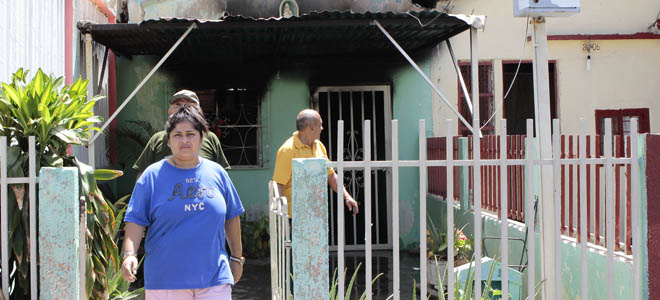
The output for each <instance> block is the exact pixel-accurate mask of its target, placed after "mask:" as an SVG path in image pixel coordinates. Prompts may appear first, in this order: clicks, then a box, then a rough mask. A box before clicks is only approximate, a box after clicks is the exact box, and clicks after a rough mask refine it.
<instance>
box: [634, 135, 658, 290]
mask: <svg viewBox="0 0 660 300" xmlns="http://www.w3.org/2000/svg"><path fill="white" fill-rule="evenodd" d="M640 140H644V137H642V138H640ZM645 140H646V145H645V146H646V147H641V146H640V147H639V149H640V151H643V153H642V154H641V157H643V158H644V159H645V160H646V164H645V165H644V164H642V167H641V168H640V172H641V173H642V174H641V175H642V176H640V183H641V184H642V192H641V193H640V196H641V197H640V198H641V200H642V203H641V211H640V212H641V214H640V216H641V221H640V223H639V225H640V226H641V229H642V230H641V236H642V239H644V238H645V237H646V238H647V239H648V240H646V243H644V241H642V243H641V248H642V249H641V251H642V258H645V257H644V256H647V257H646V261H644V260H642V262H643V263H642V268H641V269H642V277H641V281H642V299H646V298H645V296H646V295H647V294H646V292H647V291H648V299H658V298H659V297H660V251H659V250H660V156H659V155H658V153H660V152H659V151H660V135H657V134H647V135H646V138H645ZM645 225H646V226H645ZM645 227H646V228H645ZM644 262H646V264H644ZM647 288H648V290H647Z"/></svg>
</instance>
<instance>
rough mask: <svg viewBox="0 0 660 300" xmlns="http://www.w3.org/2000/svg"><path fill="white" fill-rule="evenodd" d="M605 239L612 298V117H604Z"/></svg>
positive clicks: (608, 293)
mask: <svg viewBox="0 0 660 300" xmlns="http://www.w3.org/2000/svg"><path fill="white" fill-rule="evenodd" d="M603 149H604V150H605V178H606V179H605V201H606V202H605V219H606V220H607V222H605V226H606V228H605V241H606V244H607V247H606V248H607V298H608V299H610V300H612V299H614V197H613V196H614V174H613V172H614V170H613V166H612V119H609V118H607V119H605V141H604V145H603Z"/></svg>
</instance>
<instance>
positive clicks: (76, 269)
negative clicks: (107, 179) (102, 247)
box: [38, 167, 83, 299]
mask: <svg viewBox="0 0 660 300" xmlns="http://www.w3.org/2000/svg"><path fill="white" fill-rule="evenodd" d="M78 188H79V185H78V169H76V168H70V167H68V168H41V171H40V172H39V212H38V220H39V231H38V232H39V291H40V295H39V299H80V284H81V280H83V279H82V278H81V273H80V260H79V256H78V253H79V241H80V225H79V223H78V222H79V215H80V209H79V202H78V201H79V200H78V198H79V195H78Z"/></svg>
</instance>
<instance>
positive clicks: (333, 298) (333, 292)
mask: <svg viewBox="0 0 660 300" xmlns="http://www.w3.org/2000/svg"><path fill="white" fill-rule="evenodd" d="M361 266H362V263H359V264H358V266H357V268H355V271H354V272H353V276H351V280H349V282H348V288H347V289H346V294H345V295H344V299H351V291H353V285H354V284H355V280H356V279H357V275H358V272H359V271H360V267H361ZM347 270H348V269H347V268H345V269H344V278H346V271H347ZM381 276H383V273H379V274H378V275H376V277H374V278H373V279H371V285H373V284H374V283H376V281H377V280H378V279H379V278H380V277H381ZM338 288H339V278H337V268H335V271H334V272H333V273H332V286H331V288H330V292H329V293H328V299H329V300H337V293H338V291H337V289H338ZM366 298H367V291H366V290H365V291H364V292H362V295H360V298H359V300H364V299H366Z"/></svg>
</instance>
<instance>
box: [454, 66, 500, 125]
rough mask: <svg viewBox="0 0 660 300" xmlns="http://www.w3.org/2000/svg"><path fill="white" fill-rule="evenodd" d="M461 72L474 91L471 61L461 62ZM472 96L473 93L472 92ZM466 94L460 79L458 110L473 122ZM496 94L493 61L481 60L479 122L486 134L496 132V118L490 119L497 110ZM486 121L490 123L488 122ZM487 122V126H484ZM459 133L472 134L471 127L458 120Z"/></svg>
mask: <svg viewBox="0 0 660 300" xmlns="http://www.w3.org/2000/svg"><path fill="white" fill-rule="evenodd" d="M459 66H460V68H461V74H462V75H463V80H464V81H465V86H466V87H467V90H468V93H472V75H471V69H470V62H469V61H466V62H461V63H459ZM470 96H472V94H470ZM465 99H466V98H465V95H464V94H463V88H462V87H461V83H460V81H459V82H458V110H459V112H460V113H461V115H462V116H463V118H465V120H467V121H468V122H470V124H471V123H472V114H471V113H470V109H469V107H468V105H467V104H466V100H465ZM494 102H495V94H494V90H493V63H492V62H489V61H488V62H479V122H480V124H481V126H483V129H482V133H483V134H484V135H492V134H495V121H494V120H495V118H492V119H491V120H490V121H488V119H489V118H490V117H491V115H492V114H493V113H494V112H495V104H494ZM486 121H488V123H487V124H486ZM484 124H485V126H484ZM458 133H459V135H461V136H468V135H471V134H472V132H470V129H468V128H467V127H465V125H464V124H463V123H462V122H460V121H459V122H458Z"/></svg>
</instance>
